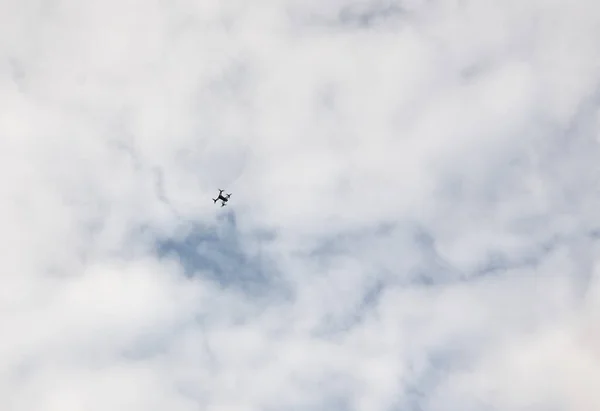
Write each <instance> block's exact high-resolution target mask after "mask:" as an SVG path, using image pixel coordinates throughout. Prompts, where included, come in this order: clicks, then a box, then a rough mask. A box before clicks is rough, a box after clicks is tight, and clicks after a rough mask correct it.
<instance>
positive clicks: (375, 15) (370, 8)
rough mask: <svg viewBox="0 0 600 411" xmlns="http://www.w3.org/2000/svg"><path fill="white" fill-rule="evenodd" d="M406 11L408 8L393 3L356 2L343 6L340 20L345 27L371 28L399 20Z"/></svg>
mask: <svg viewBox="0 0 600 411" xmlns="http://www.w3.org/2000/svg"><path fill="white" fill-rule="evenodd" d="M406 13H407V10H405V9H404V8H402V7H401V6H400V5H398V4H393V3H392V4H390V3H384V4H381V3H376V4H368V5H364V4H356V5H350V6H346V7H344V8H342V10H341V11H340V13H339V16H338V21H339V23H340V24H341V25H342V26H345V27H353V28H370V27H373V26H378V25H381V24H385V23H388V22H390V21H391V20H397V19H398V18H399V17H401V16H404V15H405V14H406Z"/></svg>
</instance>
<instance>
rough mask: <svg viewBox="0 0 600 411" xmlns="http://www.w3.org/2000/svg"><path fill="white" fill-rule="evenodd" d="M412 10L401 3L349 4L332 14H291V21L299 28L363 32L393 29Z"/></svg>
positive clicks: (313, 12)
mask: <svg viewBox="0 0 600 411" xmlns="http://www.w3.org/2000/svg"><path fill="white" fill-rule="evenodd" d="M411 12H412V10H409V9H408V8H406V7H404V6H403V4H402V2H399V1H395V2H383V1H374V2H371V3H370V4H364V3H363V4H350V5H346V6H343V7H341V8H339V9H337V10H335V11H334V12H333V13H327V14H324V13H323V12H321V13H319V12H315V11H309V12H303V11H300V12H299V13H293V14H292V15H291V19H292V21H293V22H294V23H296V24H298V25H300V26H312V27H337V28H342V29H345V30H365V29H372V28H376V27H386V26H388V27H395V26H397V24H398V23H400V22H401V21H402V19H404V18H406V16H408V15H409V14H410V13H411Z"/></svg>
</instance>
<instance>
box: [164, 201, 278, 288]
mask: <svg viewBox="0 0 600 411" xmlns="http://www.w3.org/2000/svg"><path fill="white" fill-rule="evenodd" d="M272 240H273V238H272V237H268V236H264V235H262V236H261V235H254V236H252V237H251V238H245V239H244V240H242V238H241V234H240V232H239V229H238V227H237V223H236V217H235V213H234V212H231V211H230V212H226V213H224V214H223V215H222V216H221V217H220V218H219V219H218V221H217V224H216V225H214V226H207V225H202V224H198V223H190V224H189V226H188V228H187V229H186V230H185V232H184V233H183V234H181V235H179V236H177V237H176V238H164V239H158V240H156V250H157V253H158V255H159V257H160V258H165V257H170V258H175V259H176V260H178V261H179V262H180V263H181V265H182V266H183V268H184V271H185V273H186V275H188V276H190V277H194V276H200V277H202V278H204V279H208V280H209V281H213V282H215V283H217V284H219V285H220V286H221V287H223V288H228V289H235V290H237V291H242V292H243V293H245V294H248V295H251V296H264V295H270V296H273V295H274V294H275V295H279V296H280V297H286V296H287V292H288V291H289V290H288V289H287V287H286V286H285V284H284V283H283V281H281V279H280V277H279V276H278V271H277V269H276V267H275V264H274V263H273V262H272V261H271V260H270V259H269V258H268V257H266V255H265V254H266V253H263V249H264V248H266V247H268V246H269V243H270V241H272ZM249 242H250V243H253V244H251V245H252V249H254V250H255V251H253V252H250V251H249V248H250V247H249V246H247V245H245V244H249Z"/></svg>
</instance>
